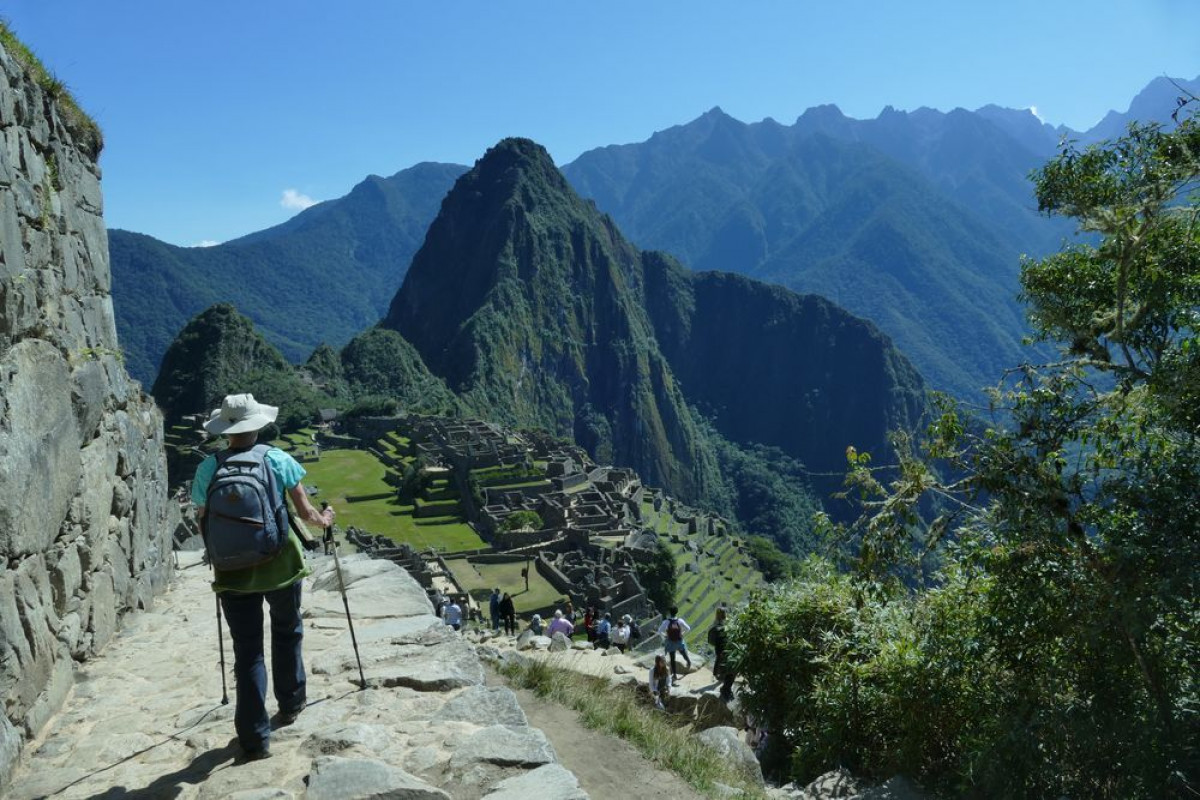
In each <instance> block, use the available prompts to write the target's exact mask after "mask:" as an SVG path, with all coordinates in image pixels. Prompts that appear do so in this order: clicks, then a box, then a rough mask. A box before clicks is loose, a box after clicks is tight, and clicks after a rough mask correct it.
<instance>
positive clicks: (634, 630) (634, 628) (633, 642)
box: [621, 614, 642, 649]
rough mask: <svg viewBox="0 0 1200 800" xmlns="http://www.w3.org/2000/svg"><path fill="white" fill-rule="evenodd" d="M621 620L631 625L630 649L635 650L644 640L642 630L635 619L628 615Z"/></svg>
mask: <svg viewBox="0 0 1200 800" xmlns="http://www.w3.org/2000/svg"><path fill="white" fill-rule="evenodd" d="M621 620H622V621H624V622H625V623H626V624H627V625H629V647H630V649H633V648H634V647H637V643H638V642H640V641H641V640H642V629H641V628H640V627H639V626H638V624H637V622H635V621H634V619H633V617H631V616H630V615H628V614H626V615H625V616H623V617H621Z"/></svg>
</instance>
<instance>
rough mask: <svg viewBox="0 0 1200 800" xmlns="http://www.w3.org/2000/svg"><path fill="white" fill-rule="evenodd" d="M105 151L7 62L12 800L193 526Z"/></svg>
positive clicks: (4, 301) (0, 388) (5, 381)
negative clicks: (44, 734) (180, 503)
mask: <svg viewBox="0 0 1200 800" xmlns="http://www.w3.org/2000/svg"><path fill="white" fill-rule="evenodd" d="M85 138H87V140H86V141H85V140H84V139H85ZM96 149H97V143H96V141H95V140H94V139H92V138H88V137H81V138H80V139H77V138H76V137H75V135H74V134H73V133H72V132H71V130H70V129H69V125H68V123H67V121H66V117H65V116H64V114H63V112H62V110H61V109H60V108H59V106H58V105H57V103H56V101H55V100H54V99H52V98H51V97H50V96H48V95H47V94H46V93H45V92H44V91H43V90H42V88H41V87H40V86H39V85H38V84H37V82H36V81H35V80H34V79H33V78H31V77H30V74H29V73H28V72H27V70H26V68H25V67H24V66H22V65H21V64H20V63H18V62H17V61H16V60H15V59H14V58H13V57H12V55H11V54H10V53H8V52H7V51H6V50H5V49H4V48H3V47H2V46H0V702H2V703H3V710H4V713H3V714H2V715H0V793H3V789H4V786H5V784H6V782H7V778H8V775H9V771H10V769H11V767H12V764H13V762H14V760H15V759H16V758H17V756H18V754H19V752H20V749H21V746H22V743H23V741H25V740H26V739H28V738H29V737H30V736H32V735H34V734H36V733H37V731H38V730H39V729H40V728H41V727H42V725H43V724H44V723H45V722H46V720H47V719H48V718H49V717H50V716H51V715H52V714H53V713H54V712H55V711H56V710H57V709H58V707H59V706H60V705H61V703H62V701H63V699H64V697H65V696H66V694H67V692H68V691H69V689H70V687H71V684H72V680H73V667H74V662H76V661H83V660H85V659H88V658H90V657H92V656H93V655H95V654H96V653H98V652H99V651H100V650H101V649H103V648H104V646H105V644H107V642H108V641H109V639H110V638H111V637H112V635H113V633H114V631H115V630H116V629H117V627H118V626H119V624H120V619H121V616H122V615H123V614H124V613H125V612H127V611H129V610H131V609H134V608H139V607H147V606H149V605H150V604H151V603H152V602H153V597H154V594H155V593H156V592H158V591H160V590H161V589H162V588H163V587H164V586H165V584H166V582H167V579H168V578H169V576H170V565H171V552H170V537H171V534H172V531H173V529H174V525H175V523H176V521H177V519H178V513H179V512H178V508H177V506H175V505H174V504H173V503H171V502H170V501H169V500H168V497H167V482H166V481H167V479H166V460H165V455H164V451H163V446H162V419H161V416H160V415H159V413H158V411H157V409H156V408H155V406H154V404H153V401H152V400H151V399H150V398H149V397H148V396H147V395H146V394H145V393H144V392H143V391H142V389H141V386H140V385H139V384H137V383H136V382H134V381H132V380H131V379H130V378H129V376H128V375H127V374H126V372H125V369H124V367H123V365H122V363H121V359H120V350H119V347H118V344H117V338H116V328H115V325H114V322H113V309H112V299H111V296H110V292H109V282H110V276H109V265H108V241H107V238H106V234H105V228H104V220H103V217H102V216H101V213H102V211H101V196H100V170H99V168H98V166H97V164H96V161H95V150H96Z"/></svg>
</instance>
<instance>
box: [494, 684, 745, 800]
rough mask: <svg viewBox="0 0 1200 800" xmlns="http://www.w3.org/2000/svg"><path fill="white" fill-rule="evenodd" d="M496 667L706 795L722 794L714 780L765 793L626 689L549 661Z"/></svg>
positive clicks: (684, 727)
mask: <svg viewBox="0 0 1200 800" xmlns="http://www.w3.org/2000/svg"><path fill="white" fill-rule="evenodd" d="M501 672H502V673H503V674H504V675H505V677H506V678H508V680H509V681H510V682H511V683H512V684H513V685H515V686H519V687H522V688H525V689H529V690H531V691H532V692H533V693H534V694H536V695H537V696H538V697H541V698H544V699H547V700H552V701H554V702H556V703H560V704H562V705H564V706H566V707H568V708H571V709H573V710H574V711H577V712H578V713H579V719H580V721H581V722H582V723H583V724H584V725H585V726H587V727H588V728H591V729H592V730H596V731H600V732H602V733H607V734H611V735H613V736H617V737H620V738H621V739H624V740H625V741H627V742H629V743H630V744H632V745H633V746H634V747H636V748H637V749H638V751H639V752H640V753H641V754H642V755H644V756H645V757H646V758H648V759H649V760H650V761H653V762H654V763H655V764H657V765H658V766H660V767H662V768H663V769H667V770H670V771H671V772H674V773H675V774H676V775H678V776H679V777H680V778H682V779H683V780H685V781H687V782H688V783H689V784H690V785H691V786H692V787H693V788H695V789H696V790H697V791H699V792H702V793H704V794H706V795H708V796H710V797H724V796H725V795H724V794H723V793H722V791H721V790H720V789H719V788H718V784H722V785H724V786H731V787H734V788H736V789H740V790H742V792H743V793H744V794H742V795H739V796H741V797H745V798H765V797H766V796H767V795H766V794H765V793H764V792H763V791H762V789H761V788H759V787H758V786H757V785H756V784H755V782H754V781H753V779H751V778H750V777H749V776H748V775H746V774H745V773H744V772H743V771H742V770H741V768H739V766H738V765H736V764H733V763H731V762H729V761H727V760H726V759H724V758H722V757H721V756H720V755H719V754H717V753H716V752H715V751H713V750H712V749H711V748H709V747H707V746H705V745H704V744H701V743H700V742H699V741H697V740H696V738H695V735H694V732H693V731H692V729H691V727H690V726H688V725H686V724H679V723H677V722H676V721H675V720H674V718H672V717H671V716H669V715H666V714H663V713H662V712H661V711H657V710H656V709H654V707H653V706H651V705H650V703H649V702H648V701H647V700H643V699H641V698H640V697H639V696H638V695H637V694H636V693H635V692H634V691H633V690H632V689H631V688H629V687H624V686H613V685H612V684H610V683H609V682H608V681H607V680H605V679H603V678H594V677H591V676H588V675H580V674H578V673H576V672H572V671H570V670H567V669H562V668H559V667H558V666H556V665H555V664H554V663H553V662H552V661H549V662H548V661H532V660H531V661H529V662H528V663H526V664H524V665H511V664H510V665H506V666H504V667H502V668H501Z"/></svg>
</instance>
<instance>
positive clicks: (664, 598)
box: [637, 539, 676, 614]
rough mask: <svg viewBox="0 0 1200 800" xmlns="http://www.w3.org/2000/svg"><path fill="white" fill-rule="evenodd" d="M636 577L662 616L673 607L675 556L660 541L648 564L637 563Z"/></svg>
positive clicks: (664, 543) (660, 540)
mask: <svg viewBox="0 0 1200 800" xmlns="http://www.w3.org/2000/svg"><path fill="white" fill-rule="evenodd" d="M637 576H638V580H639V581H640V582H641V584H642V588H643V589H645V590H646V596H647V597H648V598H650V603H651V605H653V606H654V607H655V608H657V609H658V610H659V611H661V612H662V613H664V614H665V613H666V611H667V609H668V608H670V607H671V606H673V605H675V580H676V577H675V554H674V553H672V552H671V548H669V547H667V544H666V542H664V541H662V539H659V541H658V546H657V547H655V548H654V556H653V557H652V558H651V559H650V561H649V562H647V563H642V562H640V561H639V562H638V563H637Z"/></svg>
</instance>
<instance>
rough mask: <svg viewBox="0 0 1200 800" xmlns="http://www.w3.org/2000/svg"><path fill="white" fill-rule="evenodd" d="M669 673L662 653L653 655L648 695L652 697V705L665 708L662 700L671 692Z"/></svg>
mask: <svg viewBox="0 0 1200 800" xmlns="http://www.w3.org/2000/svg"><path fill="white" fill-rule="evenodd" d="M670 678H671V673H670V671H669V670H668V669H667V660H666V659H665V658H663V657H662V655H656V656H655V657H654V666H653V667H651V668H650V696H651V697H653V698H654V707H655V708H657V709H661V710H663V711H665V710H666V707H665V706H664V705H663V701H664V700H666V699H667V695H669V694H670V693H671V680H670Z"/></svg>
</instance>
